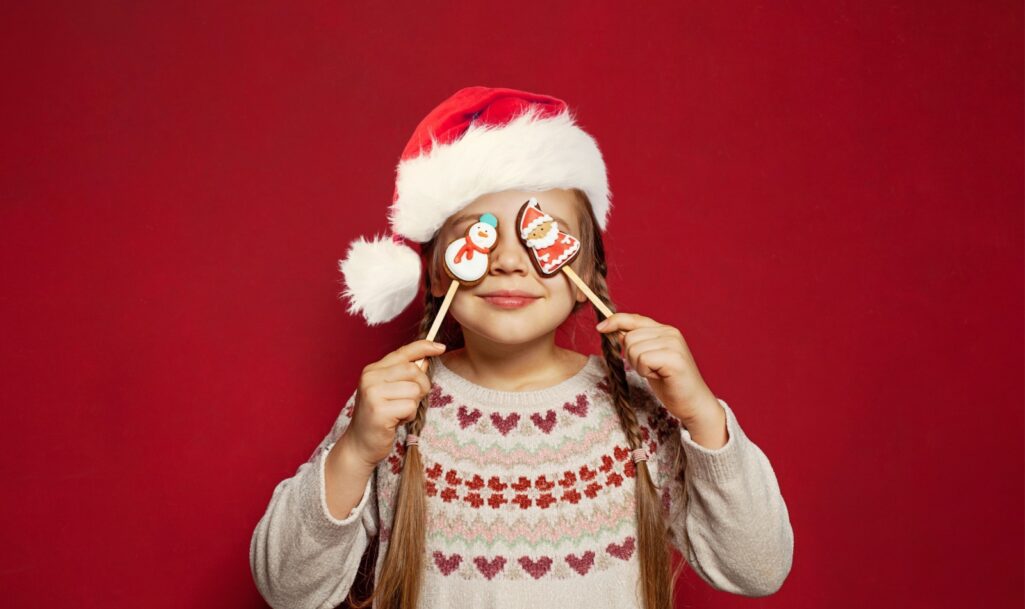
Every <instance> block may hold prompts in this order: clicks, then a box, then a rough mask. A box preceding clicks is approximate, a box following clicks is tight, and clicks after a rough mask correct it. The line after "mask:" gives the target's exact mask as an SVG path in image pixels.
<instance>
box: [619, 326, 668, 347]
mask: <svg viewBox="0 0 1025 609" xmlns="http://www.w3.org/2000/svg"><path fill="white" fill-rule="evenodd" d="M663 335H665V326H645V327H643V328H637V329H636V330H631V331H630V332H626V333H625V334H623V347H624V348H626V349H629V348H630V345H633V344H634V343H639V342H641V341H645V340H650V339H652V338H657V337H659V336H663Z"/></svg>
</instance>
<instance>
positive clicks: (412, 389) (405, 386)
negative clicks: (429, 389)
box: [378, 381, 426, 401]
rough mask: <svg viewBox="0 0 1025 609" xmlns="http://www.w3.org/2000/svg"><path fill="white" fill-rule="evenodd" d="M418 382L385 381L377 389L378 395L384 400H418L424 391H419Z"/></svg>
mask: <svg viewBox="0 0 1025 609" xmlns="http://www.w3.org/2000/svg"><path fill="white" fill-rule="evenodd" d="M421 389H422V388H421V387H420V384H419V383H414V382H413V381H397V382H394V383H385V384H384V385H381V388H380V389H379V390H378V397H380V398H381V399H384V400H389V401H391V400H419V399H420V398H422V397H423V396H424V395H425V393H426V392H423V391H421Z"/></svg>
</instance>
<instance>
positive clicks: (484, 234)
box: [477, 231, 488, 237]
mask: <svg viewBox="0 0 1025 609" xmlns="http://www.w3.org/2000/svg"><path fill="white" fill-rule="evenodd" d="M477 236H478V237H487V236H488V234H487V233H485V232H484V231H477Z"/></svg>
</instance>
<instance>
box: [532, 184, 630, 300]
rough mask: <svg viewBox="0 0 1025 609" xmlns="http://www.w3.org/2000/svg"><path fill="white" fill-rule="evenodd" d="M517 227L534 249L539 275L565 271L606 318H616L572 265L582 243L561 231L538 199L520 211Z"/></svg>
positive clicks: (535, 263)
mask: <svg viewBox="0 0 1025 609" xmlns="http://www.w3.org/2000/svg"><path fill="white" fill-rule="evenodd" d="M516 224H517V226H518V227H519V230H518V231H517V234H518V235H519V237H520V241H522V242H523V244H524V245H526V246H527V249H528V250H530V253H531V257H530V260H531V262H533V263H534V268H535V269H537V272H538V273H540V274H541V275H542V276H544V277H551V276H553V275H555V274H556V273H558V272H559V271H562V272H563V273H565V274H566V276H567V277H569V278H570V280H571V281H572V282H573V283H574V284H576V286H577V287H578V288H580V291H581V292H583V293H584V294H585V295H587V298H588V299H589V300H590V301H591V302H592V303H593V304H594V306H595V307H597V309H598V310H599V311H601V312H602V315H604V316H605V317H606V318H608V317H610V316H612V310H611V309H609V307H608V306H607V305H606V304H605V303H604V302H602V300H601V299H600V298H598V296H597V295H596V294H595V293H594V292H593V291H592V290H591V288H590V287H588V285H587V284H586V283H584V280H583V279H581V278H580V276H579V275H577V274H576V273H575V272H574V271H573V269H572V268H570V266H569V263H570V262H572V261H573V259H574V258H576V257H577V254H579V253H580V240H579V239H577V238H576V237H574V236H573V235H570V234H569V233H566V232H563V231H561V230H559V223H558V222H557V221H556V220H555V218H553V217H551V216H549V215H548V214H546V213H545V212H543V211H542V210H541V205H540V203H538V200H537V198H536V197H531V198H530V199H528V200H527V202H526V203H524V204H523V207H521V208H520V211H519V214H517V216H516Z"/></svg>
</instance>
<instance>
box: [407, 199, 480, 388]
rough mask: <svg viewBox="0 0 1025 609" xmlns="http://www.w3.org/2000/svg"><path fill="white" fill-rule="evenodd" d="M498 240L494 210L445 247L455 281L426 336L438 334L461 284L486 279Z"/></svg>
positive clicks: (447, 264) (449, 272) (449, 271)
mask: <svg viewBox="0 0 1025 609" xmlns="http://www.w3.org/2000/svg"><path fill="white" fill-rule="evenodd" d="M497 242H498V218H496V217H495V215H494V214H484V215H482V216H481V217H480V218H479V219H478V220H477V222H475V223H474V224H472V225H471V226H470V227H469V228H468V229H466V234H465V235H464V236H462V237H460V238H459V239H456V240H455V241H453V242H452V243H450V244H449V245H448V247H446V248H445V274H447V275H448V276H449V277H451V278H452V284H451V285H449V286H448V292H446V293H445V298H444V300H442V301H441V308H439V309H438V314H437V315H435V316H434V322H433V323H431V329H430V330H429V331H428V332H427V337H426V338H427V340H434V338H435V337H436V336H437V335H438V330H439V329H441V322H442V321H443V320H444V319H445V314H446V313H448V308H449V306H451V305H452V299H453V298H455V295H456V292H457V291H458V290H459V286H460V285H464V286H467V287H471V286H475V285H477V284H478V283H480V282H481V281H484V277H485V276H486V275H487V274H488V270H490V268H491V258H490V257H489V254H490V253H491V250H492V249H494V247H495V244H496V243H497ZM417 365H418V366H420V367H421V368H423V360H422V359H421V360H419V361H417Z"/></svg>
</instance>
